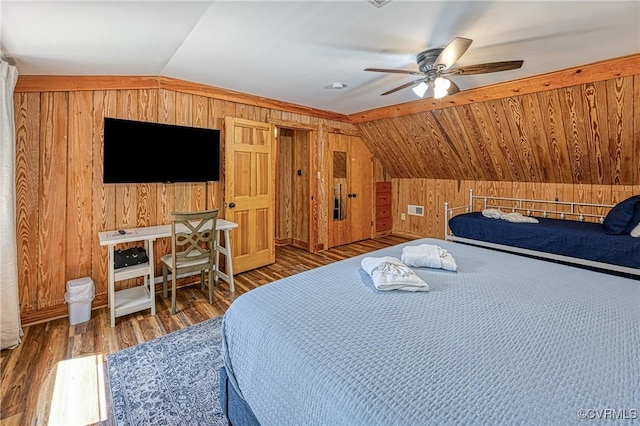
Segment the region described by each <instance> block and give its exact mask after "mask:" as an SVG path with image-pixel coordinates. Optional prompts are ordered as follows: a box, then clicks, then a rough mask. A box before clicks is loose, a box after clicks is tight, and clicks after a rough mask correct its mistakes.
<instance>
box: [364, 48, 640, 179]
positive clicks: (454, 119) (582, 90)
mask: <svg viewBox="0 0 640 426" xmlns="http://www.w3.org/2000/svg"><path fill="white" fill-rule="evenodd" d="M634 60H635V59H634ZM638 69H640V68H638ZM636 72H638V70H636ZM639 81H640V79H639V77H638V76H637V75H636V76H633V75H630V76H625V77H616V78H613V79H610V80H606V81H595V82H588V83H582V84H577V85H572V86H566V87H562V88H558V89H551V90H547V91H544V92H536V93H528V94H524V95H518V96H510V97H506V98H501V99H492V100H489V101H484V102H477V103H473V104H465V105H460V106H451V107H443V108H442V109H437V110H430V111H425V112H420V113H417V114H412V115H403V116H398V117H390V118H381V119H378V120H375V121H366V122H361V123H358V124H356V127H357V128H358V129H359V130H360V132H361V134H362V137H363V139H364V141H365V143H366V144H367V146H368V147H369V149H370V150H371V151H372V153H373V155H374V156H376V157H377V159H378V161H380V163H381V164H382V167H383V168H384V169H385V170H387V172H388V173H389V174H390V175H391V177H394V178H426V179H454V180H482V181H494V180H499V181H507V182H537V183H543V182H557V183H567V184H588V185H637V184H640V178H639V175H640V173H639V171H638V170H639V169H640V166H639V164H640V143H639V142H638V141H640V131H639V128H640V109H639V107H638V105H639V104H640V101H639V100H638V98H639V97H640V96H639V95H638V94H639V92H640V87H638V85H639V84H638V82H639ZM486 90H488V89H486ZM454 96H455V95H454Z"/></svg>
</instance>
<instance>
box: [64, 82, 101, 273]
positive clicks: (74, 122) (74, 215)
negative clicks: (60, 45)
mask: <svg viewBox="0 0 640 426" xmlns="http://www.w3.org/2000/svg"><path fill="white" fill-rule="evenodd" d="M92 111H93V92H91V91H82V92H70V93H69V138H68V145H67V153H66V157H67V160H66V163H67V185H66V186H67V188H66V194H67V206H66V207H67V209H66V226H65V232H66V246H67V249H66V251H65V255H66V259H65V267H66V279H67V280H72V279H76V278H82V277H90V276H91V266H92V263H91V261H92V259H91V255H92V250H91V248H92V245H93V244H92V242H93V240H94V239H95V236H94V235H91V233H89V232H86V230H88V229H91V225H92V213H93V212H92V210H93V209H92V207H93V205H92V199H93V193H92V192H93V191H92V190H93V184H92V180H93V154H94V152H93V150H91V149H87V145H88V144H91V143H92V142H93V123H92V118H93V117H92Z"/></svg>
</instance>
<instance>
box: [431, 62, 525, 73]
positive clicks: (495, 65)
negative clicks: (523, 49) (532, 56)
mask: <svg viewBox="0 0 640 426" xmlns="http://www.w3.org/2000/svg"><path fill="white" fill-rule="evenodd" d="M523 62H524V61H502V62H489V63H486V64H477V65H469V66H466V67H459V68H452V69H450V70H448V71H446V72H444V73H443V74H455V75H474V74H486V73H490V72H499V71H509V70H516V69H518V68H520V67H521V66H522V64H523Z"/></svg>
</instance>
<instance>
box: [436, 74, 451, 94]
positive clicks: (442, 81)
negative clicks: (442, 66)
mask: <svg viewBox="0 0 640 426" xmlns="http://www.w3.org/2000/svg"><path fill="white" fill-rule="evenodd" d="M449 86H451V82H450V81H449V80H447V79H446V78H442V77H438V78H436V79H435V81H434V82H433V97H434V98H435V99H440V98H444V97H445V96H447V93H449Z"/></svg>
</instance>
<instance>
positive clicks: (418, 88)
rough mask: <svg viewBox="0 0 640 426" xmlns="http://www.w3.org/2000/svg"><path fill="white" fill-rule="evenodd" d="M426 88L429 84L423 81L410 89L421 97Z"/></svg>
mask: <svg viewBox="0 0 640 426" xmlns="http://www.w3.org/2000/svg"><path fill="white" fill-rule="evenodd" d="M428 88H429V85H428V84H427V83H425V82H424V81H423V82H421V83H420V84H418V85H417V86H415V87H414V88H413V89H411V90H413V93H415V94H416V95H418V97H420V98H422V97H424V94H425V92H426V91H427V89H428Z"/></svg>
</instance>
